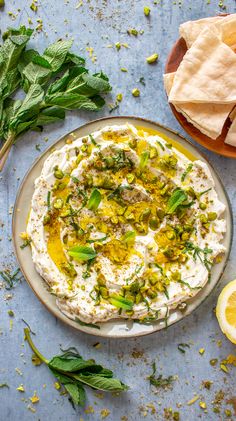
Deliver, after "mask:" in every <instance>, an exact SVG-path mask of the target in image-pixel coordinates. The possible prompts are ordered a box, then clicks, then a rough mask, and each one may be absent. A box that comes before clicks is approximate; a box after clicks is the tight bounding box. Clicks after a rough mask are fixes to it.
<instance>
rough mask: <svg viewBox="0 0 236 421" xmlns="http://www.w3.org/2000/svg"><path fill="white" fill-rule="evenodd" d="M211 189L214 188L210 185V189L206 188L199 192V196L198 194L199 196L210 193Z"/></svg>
mask: <svg viewBox="0 0 236 421" xmlns="http://www.w3.org/2000/svg"><path fill="white" fill-rule="evenodd" d="M210 190H212V188H211V187H210V188H209V189H207V190H204V191H202V192H200V193H198V194H197V196H198V197H201V196H202V195H203V194H206V193H208V192H209V191H210Z"/></svg>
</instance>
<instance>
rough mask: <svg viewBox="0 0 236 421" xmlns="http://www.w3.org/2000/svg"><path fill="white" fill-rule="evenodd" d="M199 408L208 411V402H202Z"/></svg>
mask: <svg viewBox="0 0 236 421" xmlns="http://www.w3.org/2000/svg"><path fill="white" fill-rule="evenodd" d="M199 406H200V408H202V409H206V407H207V406H206V402H202V401H200V402H199Z"/></svg>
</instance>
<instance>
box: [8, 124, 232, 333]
mask: <svg viewBox="0 0 236 421" xmlns="http://www.w3.org/2000/svg"><path fill="white" fill-rule="evenodd" d="M126 122H129V123H131V124H133V125H134V126H139V127H140V126H142V127H146V128H149V129H152V130H155V131H157V132H158V134H159V135H160V136H163V137H164V138H166V137H168V138H169V139H170V140H171V141H172V143H173V144H174V146H177V147H178V149H180V150H182V151H183V150H185V152H186V153H187V154H188V155H189V156H191V155H192V156H194V157H195V158H196V159H199V158H200V159H201V160H203V161H205V162H207V160H206V158H205V157H204V156H202V154H201V153H200V152H198V150H197V149H196V148H195V147H194V146H193V145H192V144H191V143H190V142H189V141H187V140H185V139H184V138H183V137H181V136H180V135H179V134H178V133H175V132H173V131H172V130H170V129H168V128H166V127H163V126H160V125H159V124H157V123H154V122H152V121H148V120H144V119H141V118H137V117H110V118H103V119H100V120H95V121H92V122H89V123H87V124H85V125H83V126H81V127H79V128H78V129H76V130H74V131H73V132H72V133H69V134H67V135H65V136H63V137H62V138H61V139H59V140H58V141H57V142H56V143H55V144H54V145H53V146H52V147H50V148H49V149H48V150H46V152H44V153H43V154H42V155H41V156H40V158H39V159H37V161H36V162H35V163H34V164H33V166H32V168H31V169H30V170H29V171H28V173H27V174H26V176H25V178H24V179H23V181H22V184H21V187H20V189H19V192H18V195H17V198H16V203H15V208H14V213H13V240H14V247H15V253H16V256H17V259H18V262H19V265H20V268H21V270H22V273H23V274H24V276H25V278H26V280H27V282H28V284H29V285H30V287H31V288H32V289H33V291H34V293H35V294H36V295H37V297H38V298H39V300H40V301H41V302H42V303H43V304H44V305H45V306H46V308H47V309H48V310H49V311H50V312H51V313H53V314H54V316H56V317H58V319H60V320H62V321H63V322H65V323H67V324H68V325H69V326H72V327H74V328H75V329H78V330H81V331H83V332H87V333H90V334H94V335H98V336H103V337H113V338H119V337H120V338H121V337H133V336H142V335H147V334H149V333H153V332H155V331H157V330H160V329H163V328H164V327H165V323H164V321H163V320H161V321H157V322H155V323H152V324H149V325H144V324H139V323H137V322H133V321H125V320H121V319H119V320H112V321H109V322H105V323H101V324H100V325H99V326H100V329H94V328H92V327H88V326H81V325H79V324H78V323H76V322H75V321H73V320H71V319H69V318H68V317H66V316H65V315H64V314H63V313H61V311H60V310H59V308H58V307H57V305H56V299H55V296H53V295H51V294H50V293H49V292H48V290H47V285H46V283H45V282H44V280H43V279H42V278H41V277H40V275H39V274H38V273H37V272H36V270H35V268H34V264H33V261H32V257H31V250H30V247H27V248H25V249H23V250H22V249H21V248H20V245H21V244H22V240H21V239H20V233H21V232H23V231H25V230H26V221H27V216H28V213H29V210H30V203H31V198H32V195H33V192H34V180H35V179H36V178H37V177H38V176H39V175H40V173H41V170H42V167H43V164H44V161H45V160H46V158H47V157H48V155H49V154H50V153H51V152H52V149H59V148H61V147H62V146H63V145H64V144H65V141H66V140H68V139H71V140H74V139H76V138H78V137H81V136H86V135H88V134H89V133H92V132H94V131H96V130H100V129H102V128H103V127H105V126H107V125H114V124H117V125H122V124H125V123H126ZM207 163H208V162H207ZM208 165H209V166H210V164H209V163H208ZM210 168H211V172H212V175H213V178H214V180H215V184H216V190H217V192H218V195H219V198H220V200H221V201H222V202H223V203H225V205H226V213H225V217H226V221H227V232H226V235H225V239H224V245H225V247H226V253H225V256H224V258H223V260H222V262H221V263H219V264H217V265H215V266H214V267H213V269H212V278H211V282H210V283H208V284H207V285H206V286H205V287H204V288H203V289H202V290H201V291H200V292H199V293H198V294H197V295H196V296H195V297H194V298H193V299H192V300H189V301H188V307H187V310H186V311H185V313H184V314H183V313H181V312H180V311H179V310H174V311H172V312H171V313H170V317H169V319H168V325H171V324H173V323H175V322H177V321H179V320H181V319H182V318H183V317H185V316H187V315H188V314H190V313H192V311H193V310H194V309H196V308H197V307H198V306H199V305H200V304H201V303H202V302H203V301H204V299H205V298H206V297H208V295H209V294H210V293H211V291H212V290H213V288H214V286H215V285H216V284H217V282H218V281H219V279H220V277H221V275H222V273H223V270H224V268H225V265H226V262H227V260H228V256H229V253H230V248H231V241H232V215H231V208H230V204H229V200H228V197H227V194H226V192H225V190H224V187H223V185H222V183H221V181H220V179H219V177H218V176H217V174H216V173H215V171H214V170H213V168H212V167H211V166H210Z"/></svg>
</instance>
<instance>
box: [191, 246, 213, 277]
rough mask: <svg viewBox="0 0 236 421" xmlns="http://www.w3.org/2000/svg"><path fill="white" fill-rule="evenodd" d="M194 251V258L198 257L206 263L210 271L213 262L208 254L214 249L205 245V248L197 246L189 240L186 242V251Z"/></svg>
mask: <svg viewBox="0 0 236 421" xmlns="http://www.w3.org/2000/svg"><path fill="white" fill-rule="evenodd" d="M189 252H190V253H192V255H193V259H194V260H196V258H197V257H198V258H199V260H200V261H201V262H202V263H203V264H204V265H205V267H206V269H207V270H208V272H210V270H211V267H212V262H211V261H210V260H209V259H208V258H207V256H208V254H211V253H212V252H213V250H212V249H210V248H208V247H205V248H204V249H202V248H200V247H198V246H196V245H195V244H193V243H192V242H191V241H187V242H186V243H185V249H184V253H189Z"/></svg>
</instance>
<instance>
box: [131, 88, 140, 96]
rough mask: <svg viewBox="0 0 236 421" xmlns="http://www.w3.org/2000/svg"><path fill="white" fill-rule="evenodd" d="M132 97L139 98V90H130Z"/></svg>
mask: <svg viewBox="0 0 236 421" xmlns="http://www.w3.org/2000/svg"><path fill="white" fill-rule="evenodd" d="M132 95H133V96H134V97H138V96H140V90H139V89H138V88H134V89H133V90H132Z"/></svg>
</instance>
